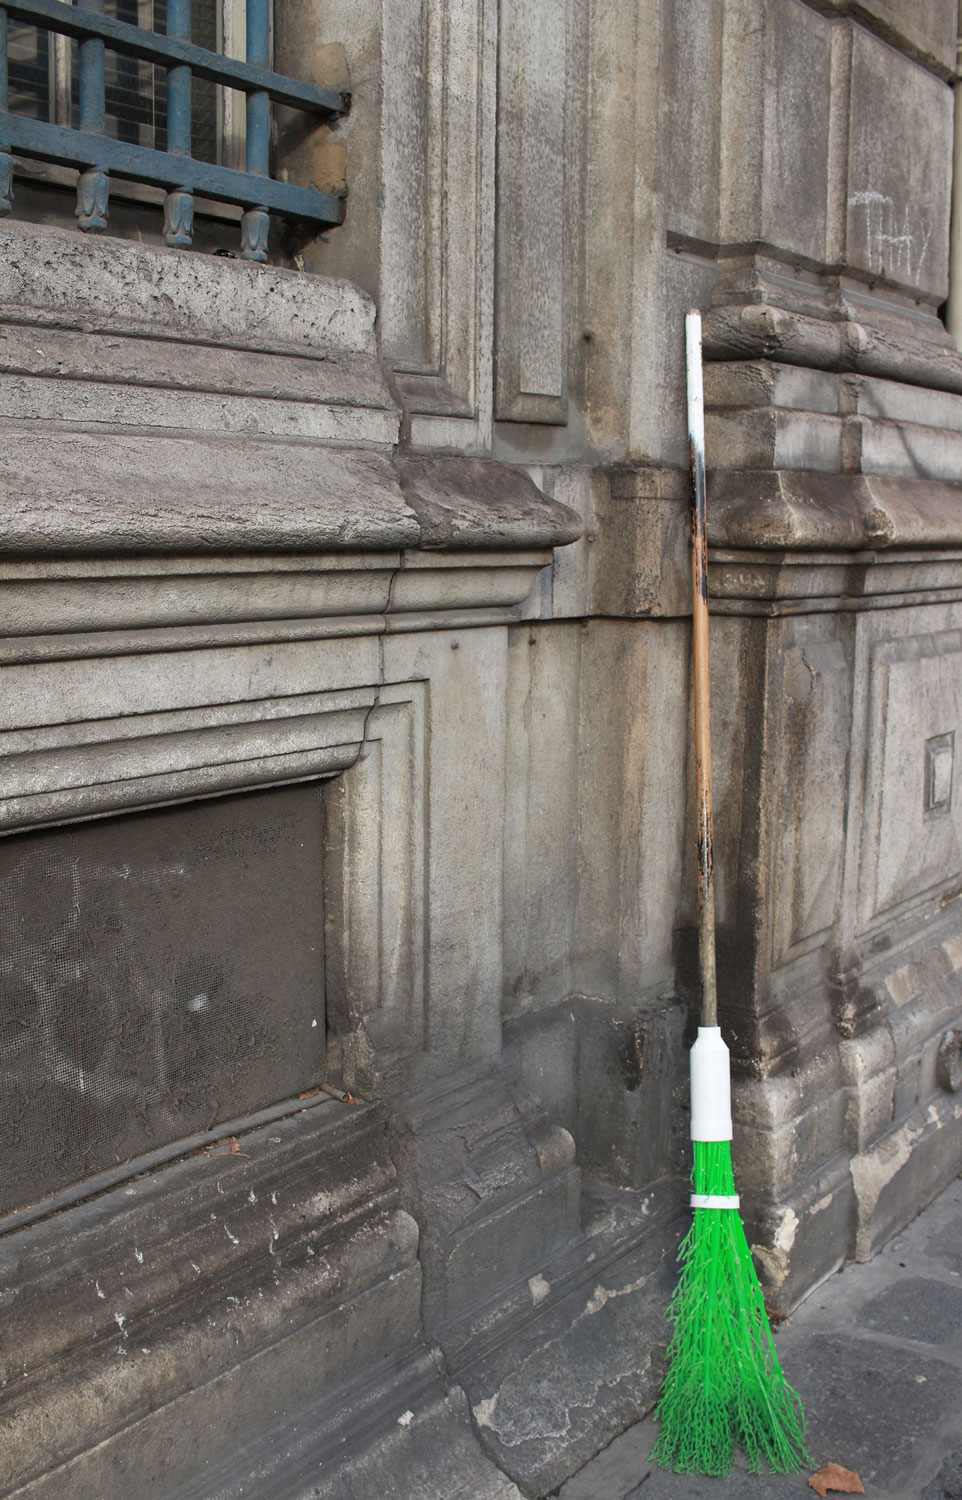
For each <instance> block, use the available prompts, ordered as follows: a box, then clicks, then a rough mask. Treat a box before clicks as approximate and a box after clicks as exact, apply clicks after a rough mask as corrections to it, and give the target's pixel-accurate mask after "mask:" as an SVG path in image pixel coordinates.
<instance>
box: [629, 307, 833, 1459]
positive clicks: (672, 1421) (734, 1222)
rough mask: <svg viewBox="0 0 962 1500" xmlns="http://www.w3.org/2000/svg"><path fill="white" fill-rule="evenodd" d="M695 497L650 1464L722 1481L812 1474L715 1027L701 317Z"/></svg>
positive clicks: (692, 325) (695, 379)
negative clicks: (679, 1047) (684, 1080)
mask: <svg viewBox="0 0 962 1500" xmlns="http://www.w3.org/2000/svg"><path fill="white" fill-rule="evenodd" d="M685 343H686V352H687V366H688V439H689V457H690V464H691V489H692V567H691V576H692V643H693V676H694V727H695V787H696V795H697V800H698V899H699V958H700V967H701V978H702V1024H701V1025H700V1026H699V1028H698V1038H697V1040H696V1042H695V1045H694V1047H693V1048H692V1050H691V1138H692V1146H693V1156H694V1164H693V1168H692V1188H693V1192H692V1196H691V1207H692V1209H693V1215H692V1224H691V1228H690V1229H689V1231H688V1234H687V1235H686V1237H685V1239H684V1241H683V1243H682V1246H681V1250H680V1259H681V1276H680V1278H679V1281H678V1285H677V1287H676V1289H675V1294H674V1296H673V1298H672V1300H671V1303H670V1305H669V1308H668V1317H669V1318H670V1319H671V1321H672V1323H673V1324H674V1332H673V1334H672V1338H671V1342H670V1343H669V1345H668V1368H667V1373H666V1375H665V1379H664V1382H663V1384H662V1388H661V1397H660V1401H659V1404H658V1408H657V1411H656V1413H655V1415H656V1417H657V1418H658V1420H659V1421H660V1423H661V1430H660V1432H659V1435H658V1439H657V1442H656V1443H655V1446H654V1449H653V1450H652V1455H651V1456H652V1458H653V1459H655V1460H657V1462H658V1463H659V1464H661V1466H662V1467H663V1468H667V1469H676V1470H679V1471H680V1472H682V1473H697V1474H716V1475H725V1474H727V1473H728V1472H729V1471H730V1469H731V1464H732V1449H733V1445H734V1444H735V1443H737V1444H738V1445H739V1446H740V1447H741V1448H742V1449H743V1450H744V1452H745V1454H746V1456H747V1458H748V1466H749V1468H750V1469H751V1470H752V1472H754V1473H758V1472H760V1470H761V1467H762V1461H763V1460H764V1461H766V1462H767V1463H768V1465H769V1466H770V1467H771V1469H773V1470H774V1471H775V1472H776V1473H780V1474H785V1473H792V1472H794V1471H795V1470H797V1469H799V1468H801V1467H802V1466H803V1464H805V1463H806V1462H808V1454H807V1453H806V1452H805V1417H804V1414H803V1411H802V1406H801V1402H800V1401H799V1398H798V1396H797V1395H796V1393H795V1392H794V1391H793V1390H792V1388H791V1386H789V1385H788V1383H787V1382H786V1380H785V1377H784V1375H783V1374H782V1371H781V1367H780V1366H779V1363H778V1356H777V1355H776V1353H775V1343H774V1340H773V1338H772V1333H771V1328H770V1327H769V1323H768V1317H767V1315H766V1312H765V1305H764V1302H763V1300H762V1292H761V1287H760V1286H759V1284H758V1277H757V1276H756V1274H755V1268H754V1266H753V1264H752V1258H751V1253H750V1251H749V1248H748V1242H747V1240H746V1239H745V1230H744V1228H743V1226H742V1222H741V1218H740V1216H739V1213H738V1197H737V1195H736V1193H735V1182H734V1177H733V1175H732V1160H731V1144H730V1143H731V1137H732V1122H731V1081H730V1070H729V1061H728V1048H727V1047H726V1046H725V1043H724V1042H723V1041H722V1036H721V1030H720V1029H719V1026H718V1019H717V1017H718V1001H717V993H716V985H715V901H714V892H713V889H712V832H711V813H712V809H711V724H710V700H709V675H708V544H707V538H706V533H705V430H704V429H705V422H704V396H703V393H702V366H701V317H700V315H699V314H698V313H696V312H692V313H689V314H688V316H687V318H686V319H685Z"/></svg>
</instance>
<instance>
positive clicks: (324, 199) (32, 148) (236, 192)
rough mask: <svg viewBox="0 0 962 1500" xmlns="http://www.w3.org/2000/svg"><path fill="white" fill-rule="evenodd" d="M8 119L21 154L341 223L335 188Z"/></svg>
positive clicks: (320, 221)
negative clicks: (319, 188) (94, 165)
mask: <svg viewBox="0 0 962 1500" xmlns="http://www.w3.org/2000/svg"><path fill="white" fill-rule="evenodd" d="M6 124H7V126H8V133H9V139H10V143H11V146H12V148H13V149H14V150H15V151H17V152H19V153H20V155H22V156H32V157H37V158H38V159H41V160H44V161H60V162H64V163H66V164H67V165H69V166H88V165H89V164H90V163H91V162H97V161H100V162H102V163H103V165H104V168H105V169H106V170H107V171H110V172H113V173H115V174H116V175H117V176H118V177H127V178H130V179H131V181H133V182H152V183H156V184H158V185H160V186H162V187H172V188H182V189H183V190H184V191H185V192H190V193H196V194H198V195H199V196H203V197H205V198H214V199H216V200H218V201H220V202H222V203H237V204H240V205H242V206H243V205H261V204H263V205H265V206H266V207H267V208H268V209H271V210H273V212H275V213H281V214H287V215H289V216H290V217H291V218H293V219H303V220H305V222H307V223H310V224H319V225H324V224H326V225H333V224H340V223H341V221H342V220H343V218H344V203H343V201H342V199H340V198H338V197H336V196H335V195H334V194H333V193H318V192H314V191H313V190H311V189H309V188H301V187H295V186H294V185H293V184H292V183H289V182H277V181H275V180H274V179H273V178H270V177H267V178H251V177H249V176H248V174H247V173H246V172H236V171H233V170H232V169H231V168H230V167H219V166H215V165H214V164H213V163H212V162H204V161H197V160H196V159H195V158H194V157H192V156H171V155H169V154H168V153H167V152H166V151H153V150H151V148H150V147H149V146H134V145H132V144H131V143H130V142H128V141H115V140H112V139H111V138H110V137H108V136H96V135H87V134H85V133H84V132H83V131H80V130H68V129H67V128H66V127H64V126H61V125H48V124H47V123H46V121H44V120H31V119H28V118H27V117H26V115H15V114H9V115H8V116H7V121H6Z"/></svg>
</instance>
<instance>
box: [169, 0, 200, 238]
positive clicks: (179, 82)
mask: <svg viewBox="0 0 962 1500" xmlns="http://www.w3.org/2000/svg"><path fill="white" fill-rule="evenodd" d="M167 35H168V36H171V37H177V38H178V39H179V40H181V41H185V42H189V41H190V0H167ZM190 133H191V120H190V68H188V67H176V68H168V70H167V150H168V151H170V152H171V153H172V154H173V155H174V156H190ZM193 234H194V195H193V193H189V192H187V191H185V190H184V189H181V188H174V189H173V191H172V192H169V193H168V194H167V196H166V197H165V199H164V241H165V243H166V244H168V245H172V246H174V247H175V248H176V249H180V250H186V249H187V248H188V247H189V245H190V242H191V240H192V238H193Z"/></svg>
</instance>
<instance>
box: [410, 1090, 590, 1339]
mask: <svg viewBox="0 0 962 1500" xmlns="http://www.w3.org/2000/svg"><path fill="white" fill-rule="evenodd" d="M391 1136H392V1149H393V1151H394V1156H395V1160H396V1161H397V1163H398V1166H399V1169H400V1171H401V1175H402V1179H403V1182H404V1192H405V1199H406V1202H407V1203H408V1205H409V1206H410V1208H411V1211H412V1212H413V1213H414V1214H415V1215H416V1216H417V1218H418V1220H419V1222H421V1223H423V1225H424V1226H425V1227H424V1233H423V1235H422V1238H421V1246H420V1257H421V1263H422V1265H423V1267H424V1274H425V1283H424V1317H425V1323H426V1327H427V1329H428V1331H429V1333H430V1334H431V1335H432V1336H433V1337H435V1338H437V1337H441V1338H442V1340H443V1338H444V1328H445V1325H446V1324H450V1323H452V1322H453V1321H455V1320H457V1319H463V1318H464V1317H465V1315H466V1314H468V1313H470V1312H471V1311H472V1310H473V1309H474V1308H475V1307H476V1306H477V1305H478V1304H480V1303H482V1302H484V1301H487V1300H489V1299H490V1298H491V1297H492V1296H496V1295H497V1294H498V1292H499V1291H500V1292H501V1293H502V1295H503V1292H504V1291H505V1290H506V1289H507V1288H508V1287H510V1286H511V1285H512V1283H514V1282H516V1281H518V1280H520V1279H521V1278H522V1277H524V1276H526V1275H533V1274H534V1273H535V1272H536V1271H537V1270H538V1269H539V1267H541V1266H542V1265H543V1264H544V1262H545V1261H546V1260H547V1259H548V1258H549V1256H550V1255H551V1253H552V1252H553V1251H556V1250H557V1249H558V1248H559V1247H560V1246H561V1245H563V1244H564V1243H565V1241H567V1240H568V1239H570V1238H571V1236H572V1234H573V1233H574V1232H575V1231H576V1229H577V1226H578V1204H579V1191H580V1174H579V1173H578V1171H577V1169H576V1168H575V1167H574V1142H573V1140H572V1139H571V1137H570V1135H569V1134H568V1133H567V1131H565V1130H564V1129H563V1128H562V1127H560V1126H558V1125H555V1124H552V1122H551V1121H550V1120H549V1119H548V1118H547V1116H545V1114H544V1113H543V1111H542V1110H541V1109H540V1107H539V1105H538V1103H537V1101H536V1100H534V1099H532V1098H530V1097H525V1096H524V1095H521V1096H520V1097H518V1098H515V1097H514V1096H513V1095H512V1093H511V1092H510V1091H509V1090H508V1089H507V1088H506V1086H505V1080H504V1078H503V1077H502V1076H501V1075H500V1074H495V1073H491V1072H487V1071H486V1072H484V1073H482V1074H480V1075H479V1076H477V1077H473V1078H469V1079H468V1080H467V1081H465V1082H464V1083H462V1085H461V1087H460V1088H458V1087H455V1086H453V1085H448V1086H447V1087H446V1088H444V1089H443V1090H441V1091H436V1092H434V1093H433V1094H431V1095H428V1097H426V1098H423V1099H416V1100H413V1101H411V1102H410V1103H407V1104H405V1105H404V1106H402V1108H401V1109H400V1110H398V1111H396V1112H395V1114H394V1116H393V1119H392V1125H391ZM492 1272H494V1274H492Z"/></svg>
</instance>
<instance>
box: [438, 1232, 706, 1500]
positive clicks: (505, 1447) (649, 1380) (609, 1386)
mask: <svg viewBox="0 0 962 1500" xmlns="http://www.w3.org/2000/svg"><path fill="white" fill-rule="evenodd" d="M675 1240H676V1234H675V1233H673V1232H672V1233H667V1234H666V1233H665V1232H662V1234H660V1235H658V1236H657V1237H655V1238H654V1239H653V1240H648V1241H647V1242H646V1243H643V1244H642V1245H641V1246H639V1248H638V1249H637V1250H636V1251H635V1252H634V1253H629V1254H627V1255H623V1256H622V1257H621V1259H620V1260H618V1262H617V1263H616V1264H614V1265H611V1264H608V1265H605V1264H604V1263H603V1262H600V1263H599V1265H598V1268H597V1270H596V1272H595V1273H594V1274H593V1275H592V1276H591V1279H590V1281H587V1282H583V1283H582V1285H581V1286H579V1287H578V1288H577V1290H573V1291H572V1292H570V1293H569V1295H567V1296H566V1297H564V1298H562V1300H560V1301H557V1302H549V1303H546V1308H545V1311H544V1312H543V1313H542V1314H541V1316H539V1317H537V1318H536V1319H534V1320H533V1321H532V1322H531V1323H530V1324H529V1325H528V1327H527V1328H526V1329H525V1328H519V1329H518V1330H517V1331H516V1332H515V1333H514V1335H513V1337H512V1338H511V1339H510V1340H509V1341H507V1342H506V1343H505V1344H503V1345H502V1347H501V1348H499V1349H498V1350H496V1351H495V1352H494V1353H492V1354H490V1355H488V1356H486V1357H483V1358H481V1359H478V1360H476V1361H474V1362H473V1363H472V1364H471V1365H470V1366H469V1367H468V1368H466V1369H464V1370H463V1371H462V1372H461V1374H460V1380H461V1384H462V1386H463V1387H464V1389H465V1390H466V1391H467V1394H468V1398H469V1400H470V1402H471V1409H472V1413H473V1416H474V1421H475V1425H476V1427H477V1430H478V1433H479V1436H480V1438H481V1440H482V1442H483V1443H484V1445H485V1447H486V1449H487V1451H488V1452H489V1453H490V1454H491V1455H492V1456H493V1457H494V1459H495V1461H496V1462H497V1463H498V1464H499V1466H500V1467H501V1468H502V1469H504V1471H505V1472H506V1473H507V1474H509V1475H510V1476H511V1477H512V1478H513V1479H514V1480H515V1481H516V1482H517V1483H518V1484H519V1485H520V1486H521V1488H522V1489H523V1491H524V1493H525V1494H531V1495H535V1496H546V1495H548V1494H551V1493H553V1492H554V1491H555V1490H556V1489H557V1487H558V1485H559V1484H561V1483H562V1482H563V1481H564V1480H565V1479H566V1478H567V1477H568V1476H569V1475H570V1474H571V1473H573V1472H574V1471H575V1470H576V1469H577V1468H579V1467H580V1466H581V1465H582V1464H583V1463H585V1462H586V1461H587V1459H589V1458H590V1457H591V1456H592V1454H593V1453H595V1452H597V1451H598V1449H599V1448H600V1447H601V1446H602V1445H603V1443H604V1442H605V1441H607V1440H608V1439H610V1438H611V1437H612V1436H614V1434H615V1433H616V1432H618V1431H620V1430H621V1429H622V1428H624V1427H625V1426H627V1425H628V1423H629V1422H631V1421H632V1420H633V1419H635V1420H636V1419H637V1417H635V1416H634V1414H639V1415H640V1413H641V1412H643V1411H644V1410H645V1409H646V1408H647V1407H649V1406H650V1405H651V1404H652V1403H653V1401H654V1398H655V1394H656V1391H657V1387H658V1383H659V1381H660V1379H661V1373H662V1361H663V1357H664V1345H665V1343H666V1341H667V1336H668V1328H667V1325H666V1323H665V1322H664V1316H663V1315H664V1308H665V1307H666V1306H667V1303H668V1299H669V1298H670V1296H671V1279H672V1273H671V1271H670V1270H668V1269H666V1268H665V1267H658V1268H657V1269H656V1266H657V1263H658V1251H656V1249H655V1245H656V1244H658V1245H659V1246H660V1247H662V1248H663V1249H664V1250H665V1253H666V1254H667V1253H668V1252H667V1246H668V1245H669V1244H672V1245H673V1244H674V1243H675Z"/></svg>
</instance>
